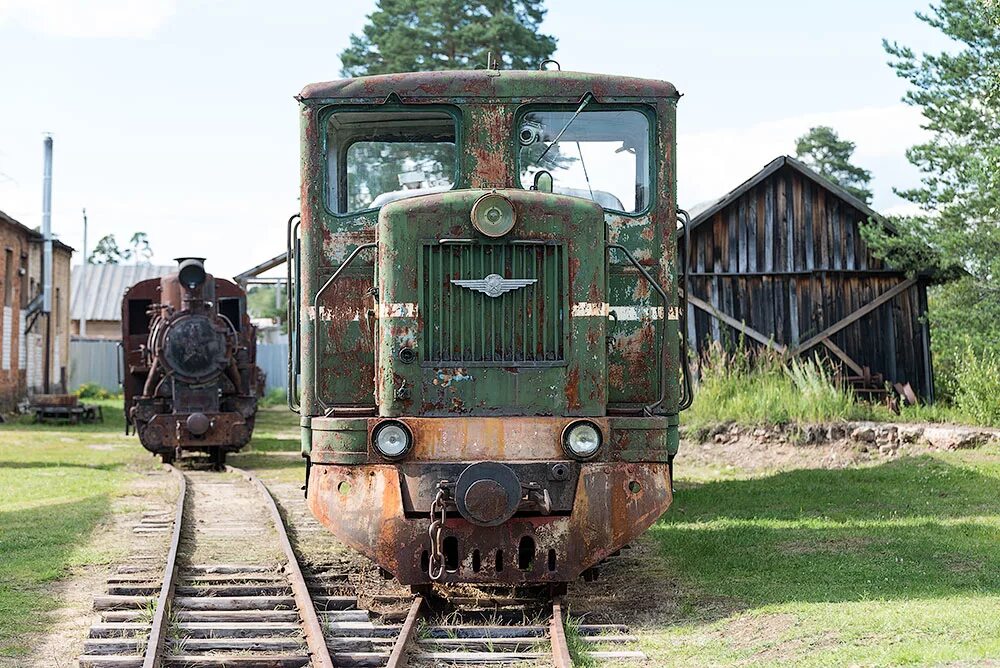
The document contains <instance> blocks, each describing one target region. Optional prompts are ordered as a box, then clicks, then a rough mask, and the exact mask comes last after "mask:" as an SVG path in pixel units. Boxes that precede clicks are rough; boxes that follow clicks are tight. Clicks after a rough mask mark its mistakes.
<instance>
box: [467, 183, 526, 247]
mask: <svg viewBox="0 0 1000 668" xmlns="http://www.w3.org/2000/svg"><path fill="white" fill-rule="evenodd" d="M471 217H472V225H473V227H475V228H476V229H477V230H479V231H480V232H482V233H483V234H485V235H486V236H488V237H502V236H503V235H505V234H507V233H508V232H510V231H511V230H512V229H514V222H515V220H516V218H517V216H516V215H515V214H514V205H513V204H511V202H510V200H509V199H507V198H506V197H504V196H503V195H497V194H496V193H489V194H487V195H483V196H482V197H480V198H479V199H477V200H476V203H475V204H473V205H472V215H471Z"/></svg>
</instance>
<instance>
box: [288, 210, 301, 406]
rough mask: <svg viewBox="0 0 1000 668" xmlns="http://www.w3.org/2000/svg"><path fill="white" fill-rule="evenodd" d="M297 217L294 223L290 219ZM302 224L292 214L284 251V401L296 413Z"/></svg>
mask: <svg viewBox="0 0 1000 668" xmlns="http://www.w3.org/2000/svg"><path fill="white" fill-rule="evenodd" d="M296 219H298V221H297V222H296V223H295V224H292V221H294V220H296ZM300 225H302V216H301V215H299V214H297V213H296V214H293V215H292V216H291V217H290V218H289V219H288V223H287V226H286V227H287V245H286V251H285V270H286V273H285V276H286V280H285V292H286V295H285V296H286V299H287V302H288V306H287V308H286V309H285V322H286V323H287V327H288V381H287V383H286V384H285V402H286V403H287V404H288V410H290V411H292V412H293V413H298V412H299V410H300V409H301V406H300V405H299V402H298V394H299V393H298V389H299V388H298V374H297V373H296V372H297V371H298V364H297V363H298V361H299V357H300V356H299V355H298V352H299V346H298V343H299V340H298V336H297V335H298V327H297V325H298V324H299V323H298V321H299V314H298V304H299V271H298V269H299V267H298V259H299V258H298V252H297V250H298V249H297V248H296V245H297V244H298V229H299V226H300ZM293 263H294V264H295V267H294V274H295V276H294V278H295V282H294V286H295V289H294V290H292V285H293V283H292V274H293V267H292V264H293Z"/></svg>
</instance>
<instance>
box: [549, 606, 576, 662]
mask: <svg viewBox="0 0 1000 668" xmlns="http://www.w3.org/2000/svg"><path fill="white" fill-rule="evenodd" d="M562 605H563V602H562V598H559V597H556V598H554V599H552V619H550V620H549V642H550V643H551V644H552V665H553V666H555V668H573V659H572V657H570V655H569V645H568V644H567V643H566V629H565V628H563V614H562Z"/></svg>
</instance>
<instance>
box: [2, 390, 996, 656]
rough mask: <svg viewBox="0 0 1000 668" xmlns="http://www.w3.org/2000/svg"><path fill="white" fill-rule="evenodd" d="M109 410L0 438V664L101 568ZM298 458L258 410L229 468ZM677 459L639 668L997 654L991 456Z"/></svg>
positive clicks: (136, 459)
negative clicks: (647, 662)
mask: <svg viewBox="0 0 1000 668" xmlns="http://www.w3.org/2000/svg"><path fill="white" fill-rule="evenodd" d="M105 405H106V406H107V407H108V408H106V414H107V416H108V422H107V423H106V424H105V425H104V426H82V427H66V426H63V427H39V426H36V425H24V424H20V425H5V426H3V427H0V657H4V656H8V657H9V656H19V655H22V654H24V653H25V652H27V651H29V648H28V647H27V646H26V640H25V638H26V636H28V635H29V634H30V633H32V632H34V631H38V630H41V629H42V627H43V624H44V620H45V617H44V613H45V612H46V611H47V610H50V609H52V608H53V607H54V606H55V605H56V601H55V600H54V598H53V597H52V589H51V586H52V583H53V581H55V580H56V579H58V578H59V577H61V576H63V575H65V574H66V572H67V570H68V569H69V568H70V567H72V566H74V565H77V564H83V563H94V562H98V561H101V560H102V559H106V558H108V555H107V554H105V553H102V552H100V551H97V552H95V551H92V550H91V551H85V550H83V549H82V548H81V545H83V544H84V543H85V542H86V541H87V539H88V537H89V536H90V534H91V533H92V532H93V530H94V529H95V527H97V526H98V525H99V523H100V522H101V521H102V520H106V519H108V515H109V513H110V512H111V507H112V503H113V500H114V498H115V496H116V495H118V494H121V493H122V491H123V490H124V489H125V486H126V484H127V483H128V481H129V480H130V479H131V477H132V476H133V475H135V473H136V472H137V471H139V470H142V469H143V468H147V467H154V466H156V464H157V461H158V460H156V459H155V458H153V457H151V456H149V455H148V454H147V453H146V452H145V450H143V449H142V448H141V447H140V446H139V444H138V442H137V441H136V440H135V438H134V437H125V436H123V435H122V433H121V428H122V421H121V410H120V409H118V408H116V402H114V401H110V402H105ZM298 447H299V446H298V429H297V416H295V415H292V414H290V413H288V412H287V411H285V410H283V409H282V408H281V407H274V408H266V409H263V410H261V411H260V412H259V414H258V418H257V426H256V430H255V434H254V439H253V441H252V442H251V444H250V446H249V447H248V448H246V450H245V451H244V453H240V454H238V455H234V456H232V457H231V461H232V462H233V463H234V464H235V465H236V466H241V467H245V468H248V469H256V470H260V471H261V472H262V473H264V474H266V477H267V479H268V480H269V481H278V480H288V481H295V482H298V481H299V480H301V476H302V473H303V468H302V462H301V460H300V459H299V458H298V457H297V454H296V453H297V452H298ZM684 447H697V446H694V445H687V444H685V446H684ZM677 464H678V476H679V479H678V485H677V486H678V492H677V497H676V501H675V505H674V507H673V508H672V509H671V511H670V512H669V513H668V514H667V515H666V516H664V518H663V519H662V520H660V521H659V522H658V523H657V524H656V525H654V527H653V528H652V529H651V531H650V534H649V536H648V537H647V539H646V541H647V543H652V544H653V545H654V548H655V549H654V550H653V552H652V554H651V555H650V557H651V558H652V559H653V560H655V561H654V562H653V563H650V564H649V569H650V571H651V572H653V573H656V574H657V575H656V577H655V578H654V579H653V580H652V581H653V582H662V585H663V586H662V589H661V590H659V591H657V590H656V585H653V586H649V582H650V579H649V578H646V579H643V578H639V577H637V578H636V580H635V581H636V582H637V583H639V582H641V583H642V584H641V585H639V584H637V585H636V587H635V589H634V593H628V592H626V594H625V595H633V596H640V595H651V596H658V597H661V598H662V599H664V600H666V599H670V600H671V601H672V602H673V603H676V605H672V606H671V605H668V606H664V607H663V610H666V611H667V612H662V613H654V614H653V615H652V616H649V615H647V616H646V617H645V618H644V619H643V620H642V621H640V622H638V623H636V624H634V629H635V630H636V631H638V632H639V633H640V635H641V637H642V645H643V649H644V650H645V651H646V652H647V653H648V654H649V656H650V658H651V665H657V666H660V665H683V666H689V665H700V666H715V665H785V664H795V665H804V666H826V665H849V664H857V665H864V666H868V665H905V664H914V665H926V664H940V663H955V662H965V663H969V662H978V661H981V660H983V659H985V658H994V659H995V658H997V657H1000V549H998V548H1000V500H998V496H1000V494H998V493H1000V447H998V446H997V445H990V446H986V447H983V448H980V449H977V450H963V451H958V452H947V453H932V454H922V455H919V456H912V457H901V458H899V459H895V460H889V461H885V462H884V463H881V464H878V465H866V466H861V467H857V468H849V469H839V470H826V469H796V470H788V471H772V472H769V473H751V472H749V471H743V470H741V469H739V468H732V467H717V466H712V465H711V464H706V465H702V466H698V467H692V466H687V465H685V462H684V451H683V449H682V451H681V454H680V456H679V457H678V461H677ZM111 548H113V546H109V549H111ZM660 574H662V578H661V576H660ZM629 577H631V576H629ZM627 582H628V579H627V578H626V580H625V583H624V584H625V586H627ZM578 591H579V594H580V595H586V594H585V591H586V590H585V589H581V590H578ZM656 615H659V616H658V617H657V616H656Z"/></svg>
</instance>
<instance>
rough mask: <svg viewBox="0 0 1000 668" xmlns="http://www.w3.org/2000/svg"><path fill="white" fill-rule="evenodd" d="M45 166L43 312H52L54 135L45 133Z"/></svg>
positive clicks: (43, 177) (43, 175)
mask: <svg viewBox="0 0 1000 668" xmlns="http://www.w3.org/2000/svg"><path fill="white" fill-rule="evenodd" d="M44 144H45V167H44V172H43V174H42V238H43V239H44V240H45V246H44V250H43V252H42V312H43V313H51V312H52V135H45V142H44Z"/></svg>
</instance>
